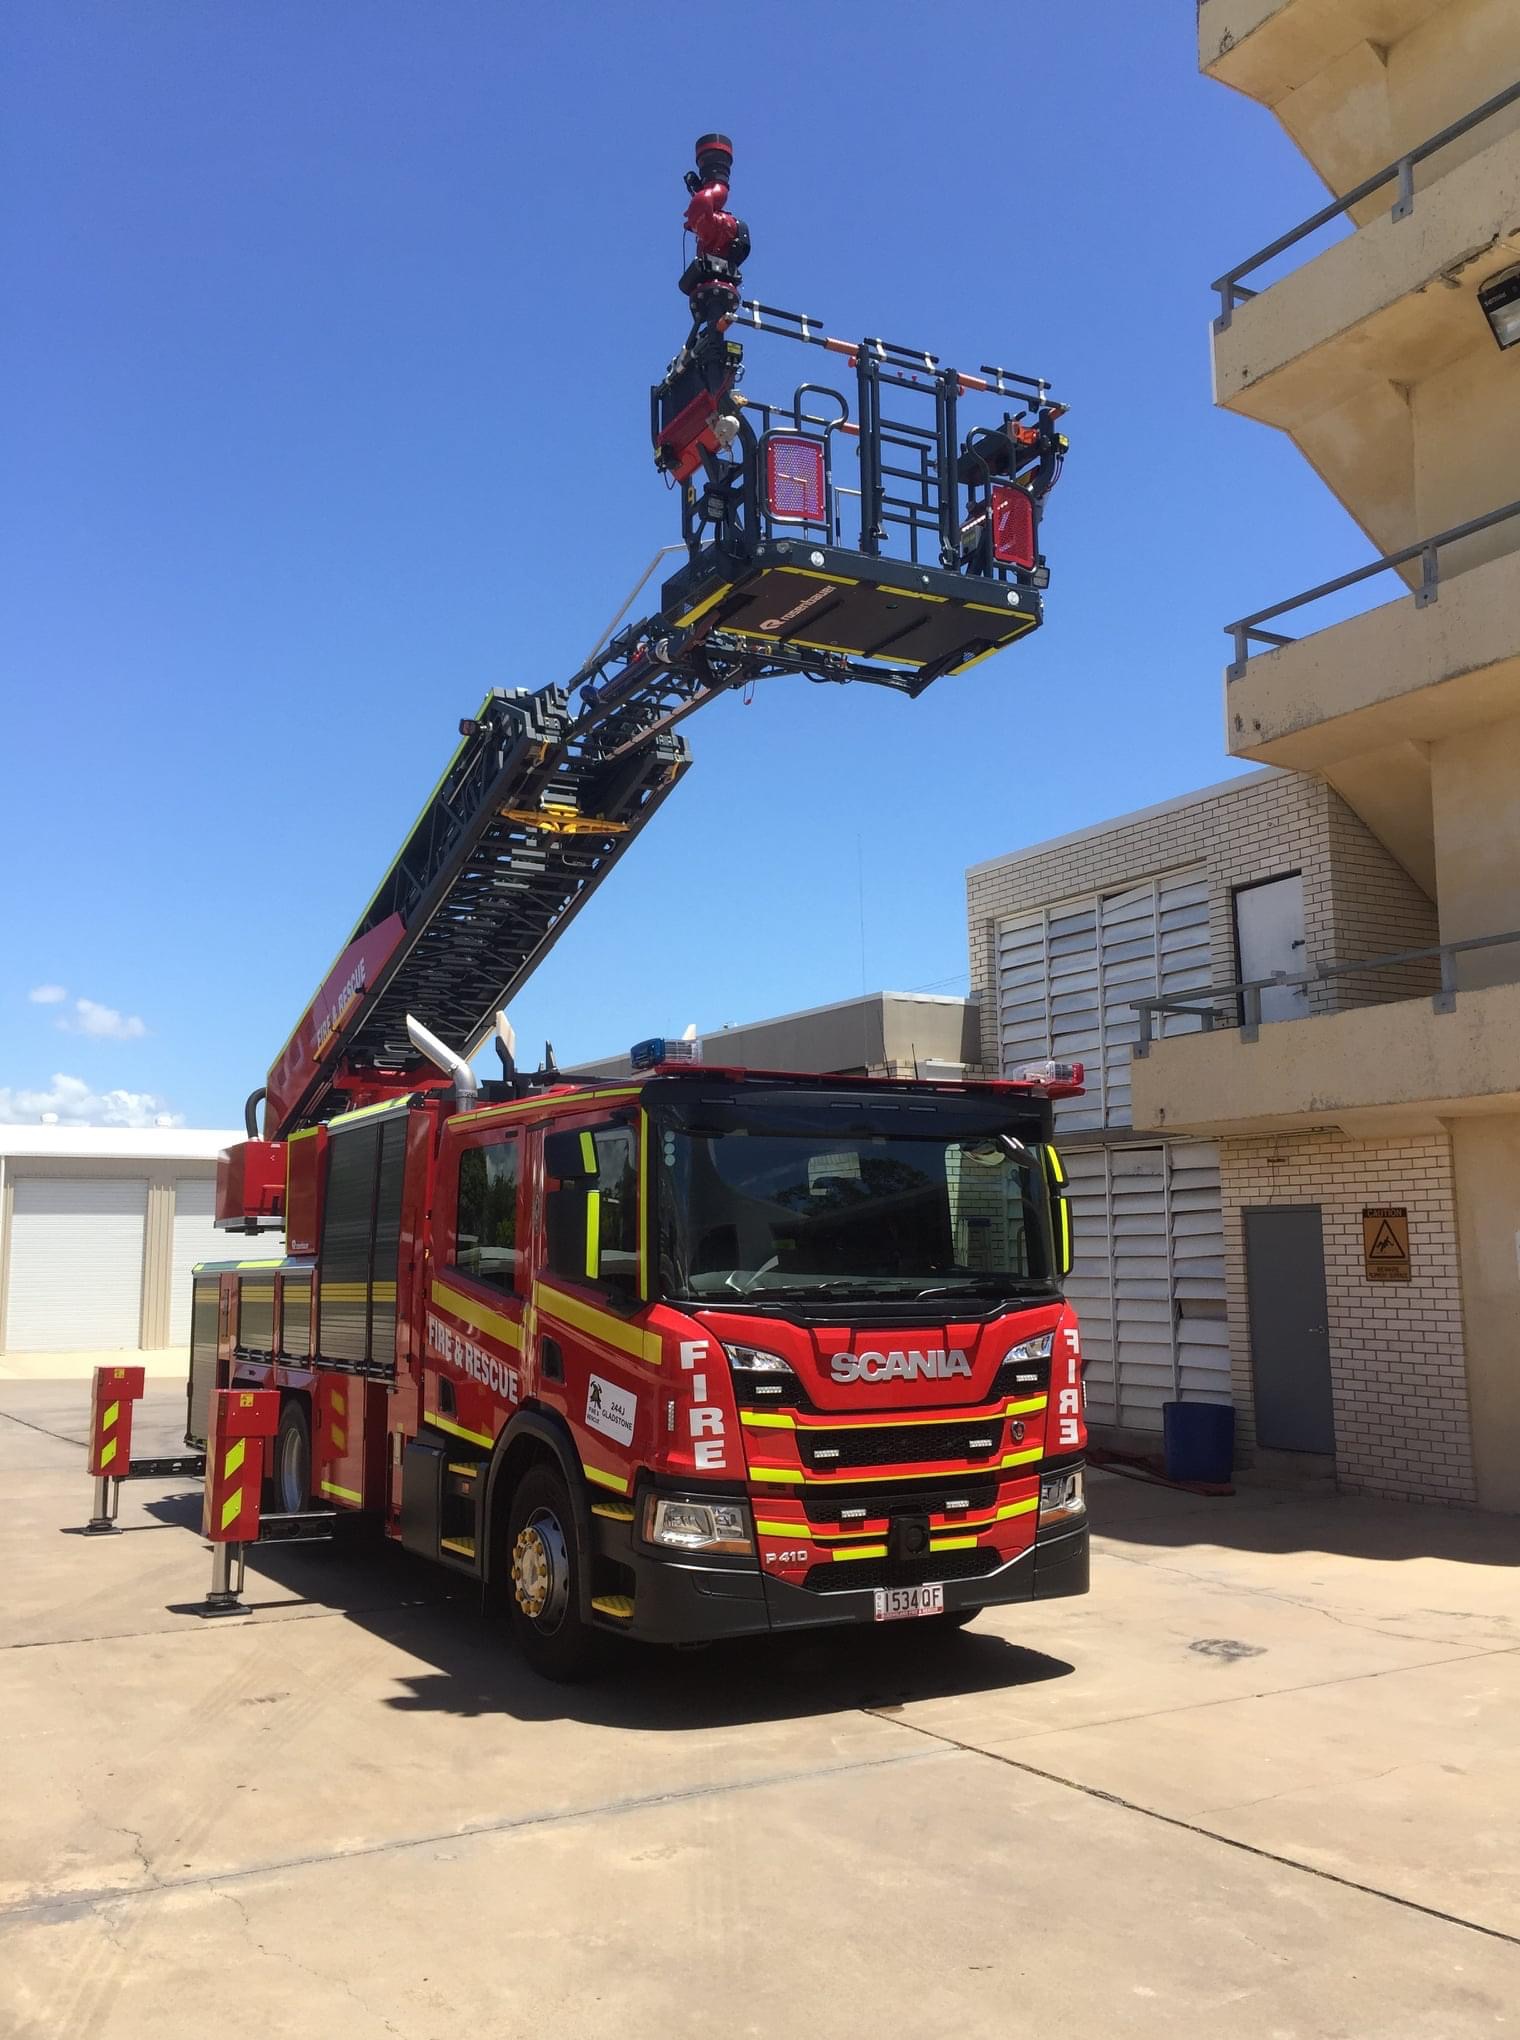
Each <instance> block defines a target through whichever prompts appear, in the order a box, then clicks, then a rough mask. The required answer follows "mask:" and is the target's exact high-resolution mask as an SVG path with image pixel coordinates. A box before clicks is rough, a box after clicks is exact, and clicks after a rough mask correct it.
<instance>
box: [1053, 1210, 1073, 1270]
mask: <svg viewBox="0 0 1520 2040" xmlns="http://www.w3.org/2000/svg"><path fill="white" fill-rule="evenodd" d="M1056 1204H1057V1208H1058V1209H1059V1211H1060V1213H1061V1273H1062V1274H1063V1275H1069V1274H1070V1273H1071V1260H1072V1255H1071V1207H1070V1206H1069V1205H1068V1204H1067V1202H1066V1199H1065V1198H1064V1197H1060V1198H1057V1200H1056Z"/></svg>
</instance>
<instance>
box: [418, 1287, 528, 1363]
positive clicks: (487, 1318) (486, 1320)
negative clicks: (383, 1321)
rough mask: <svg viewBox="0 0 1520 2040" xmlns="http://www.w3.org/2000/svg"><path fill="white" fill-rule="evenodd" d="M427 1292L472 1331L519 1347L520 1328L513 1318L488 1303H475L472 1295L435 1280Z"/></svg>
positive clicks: (507, 1344)
mask: <svg viewBox="0 0 1520 2040" xmlns="http://www.w3.org/2000/svg"><path fill="white" fill-rule="evenodd" d="M429 1294H430V1297H431V1300H432V1301H433V1302H434V1303H436V1304H437V1305H438V1307H439V1308H440V1310H450V1311H452V1312H453V1313H454V1315H455V1317H457V1318H463V1319H464V1321H465V1323H466V1324H467V1325H468V1326H469V1327H470V1329H471V1330H472V1331H476V1332H486V1333H488V1334H489V1336H490V1337H491V1338H493V1339H500V1340H501V1342H502V1344H503V1345H504V1346H515V1347H519V1348H520V1347H521V1345H522V1328H521V1326H520V1325H519V1324H518V1323H517V1322H516V1320H515V1319H514V1318H509V1317H506V1316H504V1315H503V1313H502V1312H501V1311H499V1310H492V1309H491V1308H490V1306H489V1305H488V1304H484V1303H477V1302H476V1301H475V1299H474V1297H473V1296H465V1295H463V1294H462V1293H461V1292H460V1291H459V1290H457V1289H451V1288H450V1287H449V1285H448V1284H447V1283H446V1282H437V1281H435V1282H434V1284H433V1287H432V1289H431V1291H430V1292H429Z"/></svg>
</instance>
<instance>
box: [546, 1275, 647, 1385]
mask: <svg viewBox="0 0 1520 2040" xmlns="http://www.w3.org/2000/svg"><path fill="white" fill-rule="evenodd" d="M533 1301H534V1304H535V1305H536V1306H537V1308H538V1309H539V1310H540V1311H542V1312H544V1313H545V1314H546V1315H547V1316H549V1317H553V1318H558V1319H559V1321H560V1323H561V1324H563V1325H572V1326H573V1327H574V1328H575V1330H576V1331H578V1332H589V1333H590V1334H591V1336H592V1337H593V1338H596V1339H605V1340H606V1342H607V1344H608V1345H609V1346H616V1347H617V1349H618V1351H619V1352H620V1353H630V1354H632V1356H633V1358H634V1359H635V1360H644V1361H647V1362H648V1364H649V1365H650V1366H651V1367H658V1366H659V1364H660V1361H661V1358H662V1356H663V1351H664V1348H663V1344H662V1341H661V1339H660V1335H659V1333H658V1332H641V1331H640V1330H639V1328H638V1327H637V1325H630V1324H628V1323H627V1322H626V1320H624V1319H623V1318H619V1317H614V1316H613V1314H612V1312H611V1311H610V1310H598V1309H597V1308H596V1306H595V1304H590V1303H582V1302H581V1301H580V1299H579V1297H575V1296H566V1294H565V1292H564V1291H563V1290H562V1289H550V1288H548V1287H547V1285H546V1284H544V1283H543V1282H535V1283H534V1285H533Z"/></svg>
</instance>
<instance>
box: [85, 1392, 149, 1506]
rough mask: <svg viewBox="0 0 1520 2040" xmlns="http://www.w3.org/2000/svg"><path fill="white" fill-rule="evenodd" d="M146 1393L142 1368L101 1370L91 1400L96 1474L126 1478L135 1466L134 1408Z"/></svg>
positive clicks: (93, 1470) (92, 1454)
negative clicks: (133, 1460) (143, 1393)
mask: <svg viewBox="0 0 1520 2040" xmlns="http://www.w3.org/2000/svg"><path fill="white" fill-rule="evenodd" d="M142 1392H143V1369H142V1368H141V1367H97V1368H96V1369H95V1387H94V1391H93V1393H92V1395H91V1398H90V1459H89V1469H90V1472H91V1473H92V1474H102V1473H103V1474H108V1475H109V1476H110V1477H111V1479H113V1480H122V1479H124V1478H125V1476H126V1473H127V1469H128V1467H129V1466H130V1465H131V1463H132V1405H133V1403H135V1402H136V1400H137V1398H138V1397H139V1396H140V1395H141V1394H142Z"/></svg>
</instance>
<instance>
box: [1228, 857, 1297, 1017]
mask: <svg viewBox="0 0 1520 2040" xmlns="http://www.w3.org/2000/svg"><path fill="white" fill-rule="evenodd" d="M1235 945H1236V949H1237V951H1238V953H1239V956H1240V975H1241V976H1242V978H1246V979H1251V978H1269V977H1271V976H1272V974H1273V973H1274V972H1275V971H1282V972H1283V973H1284V975H1285V976H1287V977H1296V976H1298V975H1299V974H1300V973H1301V972H1302V970H1303V968H1304V957H1305V955H1306V953H1307V951H1306V949H1305V945H1304V881H1303V876H1302V874H1301V873H1299V872H1296V871H1295V872H1292V873H1291V874H1290V875H1289V876H1288V877H1287V878H1269V879H1267V880H1266V881H1265V882H1264V883H1263V884H1261V885H1248V886H1243V887H1242V888H1241V889H1240V891H1239V892H1237V893H1236V895H1235ZM1308 1010H1309V994H1308V992H1307V991H1306V990H1305V989H1304V987H1303V986H1302V985H1273V986H1271V987H1269V988H1268V989H1267V990H1266V991H1264V992H1263V993H1262V995H1261V1017H1262V1019H1263V1020H1302V1019H1303V1017H1304V1015H1305V1014H1306V1013H1307V1012H1308Z"/></svg>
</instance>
